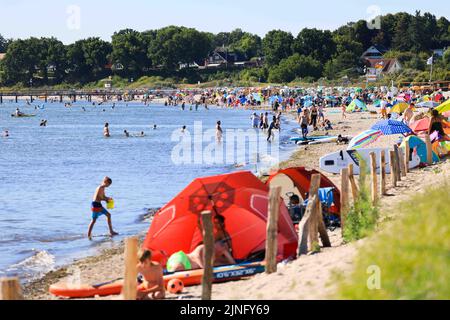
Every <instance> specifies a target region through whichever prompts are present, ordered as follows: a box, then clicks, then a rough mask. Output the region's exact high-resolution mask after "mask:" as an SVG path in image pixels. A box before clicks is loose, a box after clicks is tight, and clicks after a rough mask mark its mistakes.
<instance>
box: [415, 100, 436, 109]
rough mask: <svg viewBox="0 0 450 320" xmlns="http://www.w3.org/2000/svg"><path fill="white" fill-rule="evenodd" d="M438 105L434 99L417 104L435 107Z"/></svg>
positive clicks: (422, 106) (423, 106) (424, 106)
mask: <svg viewBox="0 0 450 320" xmlns="http://www.w3.org/2000/svg"><path fill="white" fill-rule="evenodd" d="M438 105H439V103H437V102H434V101H424V102H421V103H418V104H417V106H418V107H421V108H435V107H437V106H438Z"/></svg>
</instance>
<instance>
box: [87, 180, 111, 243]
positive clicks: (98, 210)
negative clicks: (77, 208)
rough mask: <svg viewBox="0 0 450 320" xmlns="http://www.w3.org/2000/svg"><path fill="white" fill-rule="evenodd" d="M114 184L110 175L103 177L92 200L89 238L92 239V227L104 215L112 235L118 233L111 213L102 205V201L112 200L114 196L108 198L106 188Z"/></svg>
mask: <svg viewBox="0 0 450 320" xmlns="http://www.w3.org/2000/svg"><path fill="white" fill-rule="evenodd" d="M111 184H112V180H111V178H109V177H105V178H104V179H103V182H102V184H101V185H100V186H99V187H98V188H97V189H96V190H95V194H94V198H93V201H92V207H91V210H92V221H91V223H90V225H89V231H88V238H89V240H91V239H92V229H93V228H94V225H95V223H96V222H97V219H98V218H99V217H101V216H102V215H104V216H106V219H107V220H108V227H109V233H110V235H111V236H116V235H118V233H117V232H115V231H114V230H113V227H112V222H111V214H110V213H109V212H108V211H107V210H106V209H105V208H103V206H102V201H111V200H112V198H108V197H107V196H106V195H105V189H106V188H108V187H110V186H111Z"/></svg>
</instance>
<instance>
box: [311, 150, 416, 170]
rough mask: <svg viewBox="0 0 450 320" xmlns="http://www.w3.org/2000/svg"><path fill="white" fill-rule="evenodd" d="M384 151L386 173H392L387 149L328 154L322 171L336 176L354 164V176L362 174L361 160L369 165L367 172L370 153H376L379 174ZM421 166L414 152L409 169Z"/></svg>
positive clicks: (322, 161) (343, 151) (323, 161)
mask: <svg viewBox="0 0 450 320" xmlns="http://www.w3.org/2000/svg"><path fill="white" fill-rule="evenodd" d="M382 150H384V154H385V159H386V173H390V172H391V168H390V163H391V159H390V154H389V151H390V149H388V148H386V149H384V148H373V149H358V150H342V151H338V152H335V153H331V154H328V155H326V156H323V157H322V158H320V160H319V161H320V169H321V170H323V171H325V172H329V173H334V174H339V173H340V172H341V170H342V169H345V168H347V167H348V165H349V164H353V174H355V175H359V174H360V158H361V159H363V160H364V161H365V162H366V164H367V170H369V166H370V153H371V152H375V155H376V159H377V172H378V173H379V172H380V161H381V151H382ZM419 164H420V157H419V156H418V154H417V152H412V153H411V155H410V161H409V168H410V169H413V168H415V167H417V166H418V165H419Z"/></svg>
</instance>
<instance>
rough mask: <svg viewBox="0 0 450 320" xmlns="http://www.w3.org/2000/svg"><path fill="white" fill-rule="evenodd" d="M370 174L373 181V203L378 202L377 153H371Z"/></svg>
mask: <svg viewBox="0 0 450 320" xmlns="http://www.w3.org/2000/svg"><path fill="white" fill-rule="evenodd" d="M370 174H371V178H372V179H371V181H372V203H373V204H375V203H376V202H377V201H378V179H377V177H378V176H377V156H376V154H375V152H371V153H370Z"/></svg>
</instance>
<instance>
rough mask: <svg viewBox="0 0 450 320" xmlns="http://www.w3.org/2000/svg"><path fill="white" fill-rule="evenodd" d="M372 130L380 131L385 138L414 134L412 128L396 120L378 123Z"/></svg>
mask: <svg viewBox="0 0 450 320" xmlns="http://www.w3.org/2000/svg"><path fill="white" fill-rule="evenodd" d="M371 129H372V130H380V131H381V132H382V133H383V134H384V135H385V136H389V135H394V134H404V133H412V132H413V131H412V130H411V128H410V127H408V126H407V125H406V124H404V123H403V122H401V121H395V120H383V121H380V122H378V123H376V124H375V125H374V126H373V127H372V128H371Z"/></svg>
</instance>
